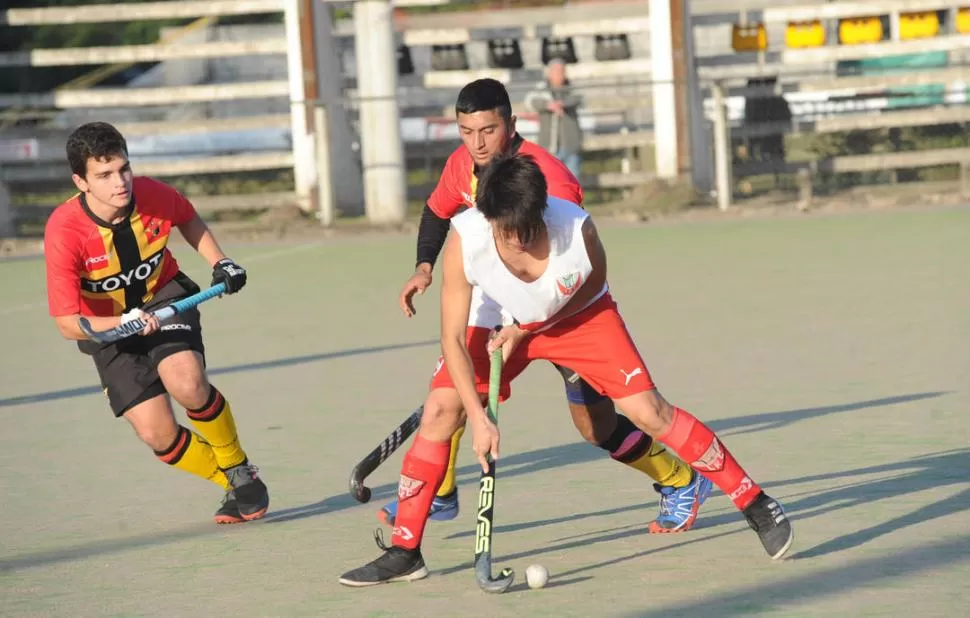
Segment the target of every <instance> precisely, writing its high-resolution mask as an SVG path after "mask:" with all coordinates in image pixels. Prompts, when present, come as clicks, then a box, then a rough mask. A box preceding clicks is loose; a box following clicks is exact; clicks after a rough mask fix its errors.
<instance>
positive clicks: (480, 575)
mask: <svg viewBox="0 0 970 618" xmlns="http://www.w3.org/2000/svg"><path fill="white" fill-rule="evenodd" d="M491 360H492V363H491V369H490V371H489V376H488V415H489V417H491V419H492V422H493V423H495V425H496V426H498V397H499V388H500V387H501V384H502V349H501V348H499V349H498V350H495V351H494V352H492V359H491ZM485 458H486V460H487V461H488V471H487V472H482V477H481V480H480V481H479V489H478V518H477V521H476V524H475V579H477V580H478V587H479V588H481V589H482V590H484V591H485V592H491V593H495V594H500V593H502V592H505V591H506V590H508V589H509V586H511V585H512V581H513V580H514V579H515V572H514V571H513V570H512V569H510V568H508V567H506V568H504V569H502V572H501V574H500V575H499V576H498V578H492V516H493V514H494V509H495V461H494V460H493V459H492V456H491V455H490V454H488V455H486V456H485Z"/></svg>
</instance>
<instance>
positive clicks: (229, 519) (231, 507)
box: [215, 490, 246, 524]
mask: <svg viewBox="0 0 970 618" xmlns="http://www.w3.org/2000/svg"><path fill="white" fill-rule="evenodd" d="M215 520H216V523H217V524H241V523H242V522H244V521H246V520H245V519H243V516H242V513H240V512H239V504H238V503H237V502H236V497H235V496H234V495H233V494H232V490H229V491H227V492H226V497H225V498H223V499H222V506H220V507H219V510H218V511H216V514H215Z"/></svg>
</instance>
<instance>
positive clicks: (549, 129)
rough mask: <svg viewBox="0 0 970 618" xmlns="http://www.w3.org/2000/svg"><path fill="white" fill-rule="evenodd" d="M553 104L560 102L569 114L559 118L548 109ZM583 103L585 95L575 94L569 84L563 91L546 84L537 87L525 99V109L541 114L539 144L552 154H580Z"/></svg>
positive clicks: (567, 82)
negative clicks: (580, 112) (580, 108)
mask: <svg viewBox="0 0 970 618" xmlns="http://www.w3.org/2000/svg"><path fill="white" fill-rule="evenodd" d="M551 101H561V102H562V104H563V108H564V109H565V112H566V113H565V114H564V115H563V116H557V115H556V114H554V113H552V112H550V111H549V110H548V109H546V105H548V104H549V103H550V102H551ZM582 102H583V98H582V95H579V94H577V93H576V92H575V91H573V88H572V86H571V85H570V84H569V81H568V80H567V81H566V83H565V85H563V87H562V88H551V87H550V86H549V83H548V82H547V81H545V80H543V81H541V82H539V83H538V84H536V87H535V88H534V89H533V90H531V91H530V92H529V94H527V95H526V97H525V106H526V107H527V108H529V109H531V110H532V111H535V112H539V138H538V139H537V140H536V142H537V143H538V144H539V145H540V146H542V147H543V148H545V149H546V150H548V151H549V152H551V153H552V154H556V153H557V152H558V151H560V150H563V151H565V152H570V153H578V152H580V151H581V150H582V147H583V132H582V130H580V128H579V115H578V109H579V106H580V105H581V104H582Z"/></svg>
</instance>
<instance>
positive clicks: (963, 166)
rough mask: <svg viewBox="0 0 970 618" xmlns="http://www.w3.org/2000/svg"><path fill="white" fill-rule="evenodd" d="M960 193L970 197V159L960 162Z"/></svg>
mask: <svg viewBox="0 0 970 618" xmlns="http://www.w3.org/2000/svg"><path fill="white" fill-rule="evenodd" d="M960 195H961V197H963V198H964V199H970V161H963V162H962V163H960Z"/></svg>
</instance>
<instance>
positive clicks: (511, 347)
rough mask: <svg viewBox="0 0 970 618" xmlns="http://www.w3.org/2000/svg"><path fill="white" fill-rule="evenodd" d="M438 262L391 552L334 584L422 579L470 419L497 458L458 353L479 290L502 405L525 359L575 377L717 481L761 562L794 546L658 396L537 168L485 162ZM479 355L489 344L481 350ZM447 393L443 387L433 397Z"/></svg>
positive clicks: (479, 398) (464, 351)
mask: <svg viewBox="0 0 970 618" xmlns="http://www.w3.org/2000/svg"><path fill="white" fill-rule="evenodd" d="M452 226H453V229H454V232H455V233H454V234H452V235H451V238H450V239H449V242H448V245H447V246H446V248H445V253H444V267H443V270H444V283H443V284H442V290H441V347H442V351H443V353H444V358H445V366H444V367H443V368H442V369H441V371H440V372H439V375H438V376H436V382H437V384H438V385H439V388H438V389H436V390H435V391H434V392H435V393H436V394H437V397H436V400H435V401H436V405H434V406H432V407H426V408H425V411H424V415H423V416H422V419H421V427H420V429H419V430H418V435H417V437H416V439H415V441H414V445H413V446H412V447H411V449H410V450H409V451H408V453H407V455H406V456H405V458H404V463H403V467H402V470H401V479H400V483H399V486H398V500H399V506H398V515H397V520H396V521H395V527H394V533H393V536H392V544H391V546H390V547H385V546H383V543H379V544H380V545H381V547H382V549H384V550H385V551H384V554H382V555H381V556H380V557H378V558H377V559H375V560H374V561H372V562H370V563H368V564H366V565H364V566H362V567H360V568H358V569H355V570H353V571H350V572H348V573H346V574H344V575H343V576H342V577H341V578H340V582H341V583H343V584H345V585H350V586H368V585H373V584H380V583H385V582H392V581H410V580H415V579H420V578H422V577H425V576H427V574H428V570H427V567H426V566H425V563H424V558H423V556H422V555H421V539H422V537H423V534H424V526H425V519H426V516H427V512H428V507H429V506H430V504H431V501H432V499H433V498H434V495H435V492H436V491H437V488H438V485H440V483H441V480H442V478H444V474H445V469H446V467H447V465H448V454H449V451H450V438H451V435H452V433H454V431H455V429H456V427H458V426H459V424H461V423H462V422H463V420H464V417H465V415H466V414H467V419H468V424H469V425H471V427H472V434H473V442H474V450H475V453H476V455H477V456H478V458H479V461H480V462H481V464H482V469H483V470H487V469H488V464H487V462H486V455H488V454H491V456H492V457H493V458H496V459H497V458H498V455H499V430H498V427H497V426H496V425H495V424H493V423H492V421H491V420H490V419H489V418H488V415H487V414H486V412H485V409H484V405H483V403H484V402H483V400H484V397H483V394H482V393H481V392H480V389H477V388H476V382H478V383H481V382H482V381H483V378H485V380H486V381H487V376H488V373H489V367H488V365H487V363H484V364H483V363H482V362H479V361H477V360H475V359H476V356H480V355H472V354H470V353H469V349H468V345H469V344H468V342H467V339H466V336H465V327H466V322H467V317H468V311H469V308H470V307H471V303H472V290H473V287H474V286H478V287H480V288H481V289H482V291H483V292H484V293H485V294H486V295H488V296H489V297H491V298H492V299H494V300H495V301H496V302H497V303H498V304H499V305H500V306H501V307H502V308H503V310H504V311H505V312H506V313H508V314H509V315H511V317H512V318H513V320H514V323H513V324H509V325H505V326H504V327H503V328H502V329H501V331H500V332H498V333H497V334H496V335H495V337H494V338H493V339H492V340H491V341H490V342H487V347H488V349H489V351H491V350H493V349H498V348H499V347H501V348H502V350H503V356H506V362H505V367H504V371H503V373H502V384H501V398H502V399H505V398H508V397H509V396H510V394H511V389H510V384H511V382H512V380H514V379H515V377H516V376H518V375H519V374H520V373H521V372H522V371H523V370H524V369H525V368H526V367H527V366H528V365H529V363H531V362H532V361H534V360H540V359H541V360H548V361H551V362H553V363H558V364H561V365H564V366H567V367H570V368H572V369H573V370H574V371H575V372H576V373H578V374H579V375H580V376H582V378H583V379H584V380H585V381H586V382H587V383H589V384H590V385H591V386H592V387H593V388H594V389H596V390H597V391H598V392H600V393H601V394H603V395H606V396H607V397H609V398H611V399H613V400H614V402H615V403H616V405H617V406H618V407H619V408H621V409H622V410H623V411H624V412H625V413H626V414H627V416H628V417H629V418H630V420H631V421H633V423H634V424H635V425H636V426H637V427H639V428H640V429H641V430H642V431H643V432H644V433H646V434H648V435H650V436H652V437H653V438H654V439H655V440H657V441H659V442H661V443H663V444H665V445H666V446H667V447H668V448H670V449H671V450H673V451H674V452H676V453H677V454H678V455H679V456H680V457H681V459H683V460H684V461H686V462H688V463H689V464H690V465H691V467H693V468H694V469H695V470H697V471H698V472H701V473H703V474H704V475H705V476H706V477H707V478H709V479H710V480H711V481H713V482H714V484H715V485H717V486H718V487H719V488H720V489H721V490H722V491H723V492H724V493H725V495H727V496H728V497H729V498H730V499H731V500H732V501H733V502H734V504H735V506H736V507H737V508H738V509H739V510H741V511H742V512H743V513H744V516H745V517H746V519H747V521H748V523H749V525H750V526H751V528H752V529H754V530H755V532H757V534H758V536H759V538H760V539H761V543H762V544H763V546H764V548H765V550H766V551H767V552H768V555H769V556H771V558H773V559H777V558H780V557H781V556H782V555H784V554H785V553H786V552H787V551H788V549H789V548H790V547H791V544H792V541H793V538H794V537H793V534H792V529H791V524H790V522H789V521H788V518H787V516H786V514H785V512H784V510H783V509H782V507H781V505H780V504H779V503H778V502H777V501H776V500H774V499H772V498H771V497H769V496H768V495H766V494H765V493H764V492H763V491H762V490H761V488H760V487H759V486H758V485H757V483H755V482H754V481H753V480H752V479H751V477H750V476H749V475H748V474H747V472H745V471H744V469H743V468H741V466H740V465H739V464H738V462H737V461H736V460H735V459H734V457H733V456H732V455H731V453H730V451H728V449H727V447H725V446H724V444H723V443H722V442H721V441H720V439H719V438H718V437H717V436H716V435H715V434H714V432H713V431H711V429H710V428H708V427H707V426H706V425H705V424H704V423H702V422H701V421H699V420H698V419H697V418H695V417H694V416H693V415H691V414H690V413H689V412H687V411H686V410H683V409H681V408H678V407H675V406H673V405H671V404H670V403H668V402H667V401H666V400H664V398H663V397H662V396H661V395H660V393H659V392H658V390H657V388H656V386H655V385H654V383H653V380H652V379H651V377H650V372H649V371H648V369H647V366H646V364H645V363H644V362H643V359H642V358H641V357H640V353H639V352H638V351H637V348H636V346H635V345H634V343H633V341H632V339H631V338H630V335H629V333H628V332H627V329H626V325H625V324H624V322H623V319H622V318H621V317H620V314H619V313H618V311H617V305H616V303H615V302H614V300H613V298H612V296H611V295H610V293H609V289H608V286H607V282H606V253H605V250H604V248H603V245H602V243H601V242H600V239H599V235H598V233H597V231H596V227H595V225H593V220H592V218H591V217H590V216H589V213H588V212H586V211H585V210H583V209H582V208H580V207H578V206H577V205H575V204H573V203H570V202H567V201H565V200H561V199H556V198H549V197H548V195H547V190H546V181H545V178H544V177H543V175H542V171H541V170H540V169H539V167H538V165H536V163H535V161H534V160H533V159H532V158H531V157H529V156H527V155H522V154H516V155H506V156H502V157H500V158H498V159H496V160H495V162H493V163H492V164H491V165H489V167H488V169H487V170H486V171H485V173H484V174H483V177H482V180H481V182H480V184H479V188H478V199H477V208H475V209H470V210H468V211H466V212H464V213H462V214H460V215H458V216H457V217H455V218H454V219H452ZM481 343H482V345H486V342H481ZM445 383H447V384H449V385H450V386H451V387H452V388H442V387H441V385H443V384H445Z"/></svg>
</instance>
